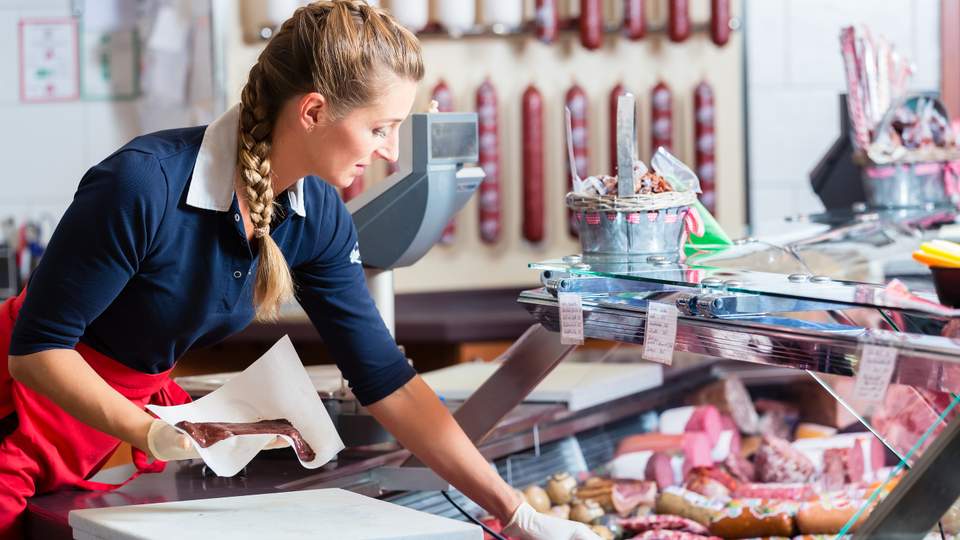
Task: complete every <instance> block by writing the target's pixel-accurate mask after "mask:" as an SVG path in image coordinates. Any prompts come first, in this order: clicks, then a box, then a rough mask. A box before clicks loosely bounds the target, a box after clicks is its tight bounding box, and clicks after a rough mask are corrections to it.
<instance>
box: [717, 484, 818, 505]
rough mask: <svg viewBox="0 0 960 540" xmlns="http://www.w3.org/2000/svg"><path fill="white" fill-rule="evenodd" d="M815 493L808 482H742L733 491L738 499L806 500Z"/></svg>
mask: <svg viewBox="0 0 960 540" xmlns="http://www.w3.org/2000/svg"><path fill="white" fill-rule="evenodd" d="M815 495H816V492H815V491H814V489H813V486H812V485H811V484H808V483H800V482H796V483H765V484H761V483H751V482H747V483H742V484H740V485H739V486H737V489H735V490H734V491H733V496H734V497H737V498H740V499H772V500H781V501H796V502H800V501H808V500H810V499H812V498H813V497H814V496H815Z"/></svg>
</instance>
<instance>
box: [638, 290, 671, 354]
mask: <svg viewBox="0 0 960 540" xmlns="http://www.w3.org/2000/svg"><path fill="white" fill-rule="evenodd" d="M676 342H677V306H674V305H672V304H661V303H657V302H649V303H648V304H647V326H646V330H645V331H644V333H643V359H644V360H650V361H651V362H659V363H661V364H666V365H668V366H669V365H670V364H672V363H673V350H674V347H675V345H676Z"/></svg>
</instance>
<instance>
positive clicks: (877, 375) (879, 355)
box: [853, 343, 897, 403]
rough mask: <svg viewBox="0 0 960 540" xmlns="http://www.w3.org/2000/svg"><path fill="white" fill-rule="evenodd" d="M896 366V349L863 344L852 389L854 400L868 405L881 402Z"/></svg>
mask: <svg viewBox="0 0 960 540" xmlns="http://www.w3.org/2000/svg"><path fill="white" fill-rule="evenodd" d="M896 365H897V350H896V349H894V348H891V347H884V346H882V345H872V344H869V343H864V344H863V346H862V348H861V350H860V362H859V364H858V366H857V380H856V383H855V384H854V387H853V397H854V399H858V400H863V401H865V402H870V403H879V402H882V401H883V397H884V396H885V395H886V394H887V387H888V386H890V377H891V376H893V368H895V367H896Z"/></svg>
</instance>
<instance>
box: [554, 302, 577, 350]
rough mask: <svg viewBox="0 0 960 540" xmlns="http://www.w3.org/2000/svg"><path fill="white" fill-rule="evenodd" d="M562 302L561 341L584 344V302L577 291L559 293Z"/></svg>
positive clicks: (568, 343)
mask: <svg viewBox="0 0 960 540" xmlns="http://www.w3.org/2000/svg"><path fill="white" fill-rule="evenodd" d="M557 300H558V301H559V302H560V343H561V344H563V345H583V304H582V303H581V302H580V295H579V294H577V293H568V292H567V293H564V292H562V293H557Z"/></svg>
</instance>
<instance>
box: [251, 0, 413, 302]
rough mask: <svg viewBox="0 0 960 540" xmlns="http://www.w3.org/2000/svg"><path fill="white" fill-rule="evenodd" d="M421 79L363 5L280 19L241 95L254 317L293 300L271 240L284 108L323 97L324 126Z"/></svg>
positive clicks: (327, 1) (338, 1) (402, 41)
mask: <svg viewBox="0 0 960 540" xmlns="http://www.w3.org/2000/svg"><path fill="white" fill-rule="evenodd" d="M391 73H392V74H393V75H395V76H398V77H402V78H405V79H408V80H411V81H419V80H421V79H422V78H423V60H422V58H421V57H420V44H419V42H417V38H416V36H414V35H413V34H412V33H411V32H410V31H409V30H407V29H405V28H404V27H403V26H401V25H400V24H399V23H398V22H397V21H396V20H395V19H393V17H391V16H390V15H389V14H387V12H385V11H383V10H382V9H380V8H376V7H372V6H370V5H368V4H367V3H366V2H364V1H362V0H321V1H318V2H313V3H311V4H309V5H307V6H304V7H301V8H299V9H297V10H296V12H294V14H293V16H292V17H290V18H289V19H288V20H287V21H285V22H284V23H283V24H282V25H281V26H280V29H279V30H278V31H277V32H276V33H275V34H274V35H273V38H271V40H270V42H269V43H267V46H266V47H265V48H264V50H263V51H262V52H261V53H260V57H259V58H257V62H256V64H254V66H253V67H252V68H250V74H249V77H248V79H247V84H246V85H245V86H244V88H243V92H242V93H241V95H240V123H239V129H238V137H237V168H238V169H239V171H240V180H239V182H238V185H237V194H238V196H240V197H243V200H244V201H246V203H247V206H248V208H249V209H250V221H251V222H252V223H253V227H254V237H255V238H256V240H257V242H258V243H259V246H260V264H259V267H258V269H257V281H256V285H255V289H254V302H255V304H256V307H257V319H259V320H271V319H275V318H276V316H277V313H278V310H279V307H280V305H281V304H282V303H284V302H286V301H287V300H288V299H289V298H290V297H292V296H293V278H292V277H291V275H290V268H289V266H288V265H287V261H286V260H285V259H284V257H283V253H282V252H281V251H280V248H278V247H277V244H276V243H275V242H274V241H273V238H271V236H270V223H271V222H272V220H273V211H274V208H273V202H274V201H273V199H274V195H275V194H274V192H273V178H272V176H273V175H272V172H271V168H270V151H271V147H272V141H273V130H274V123H275V122H276V120H277V115H278V114H279V112H280V110H281V109H282V107H283V105H284V103H285V102H287V101H288V100H289V99H291V98H293V97H294V96H297V95H301V94H304V93H309V92H317V93H319V94H321V95H323V96H324V97H325V98H326V99H327V104H328V109H327V120H329V121H337V120H338V119H340V118H342V117H343V116H344V115H345V114H347V113H348V112H349V111H352V110H354V109H356V108H358V107H365V106H368V105H369V104H370V103H372V102H373V101H374V100H375V99H377V98H378V97H379V96H380V92H381V89H382V88H383V84H382V78H383V77H384V76H385V75H389V74H391Z"/></svg>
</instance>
